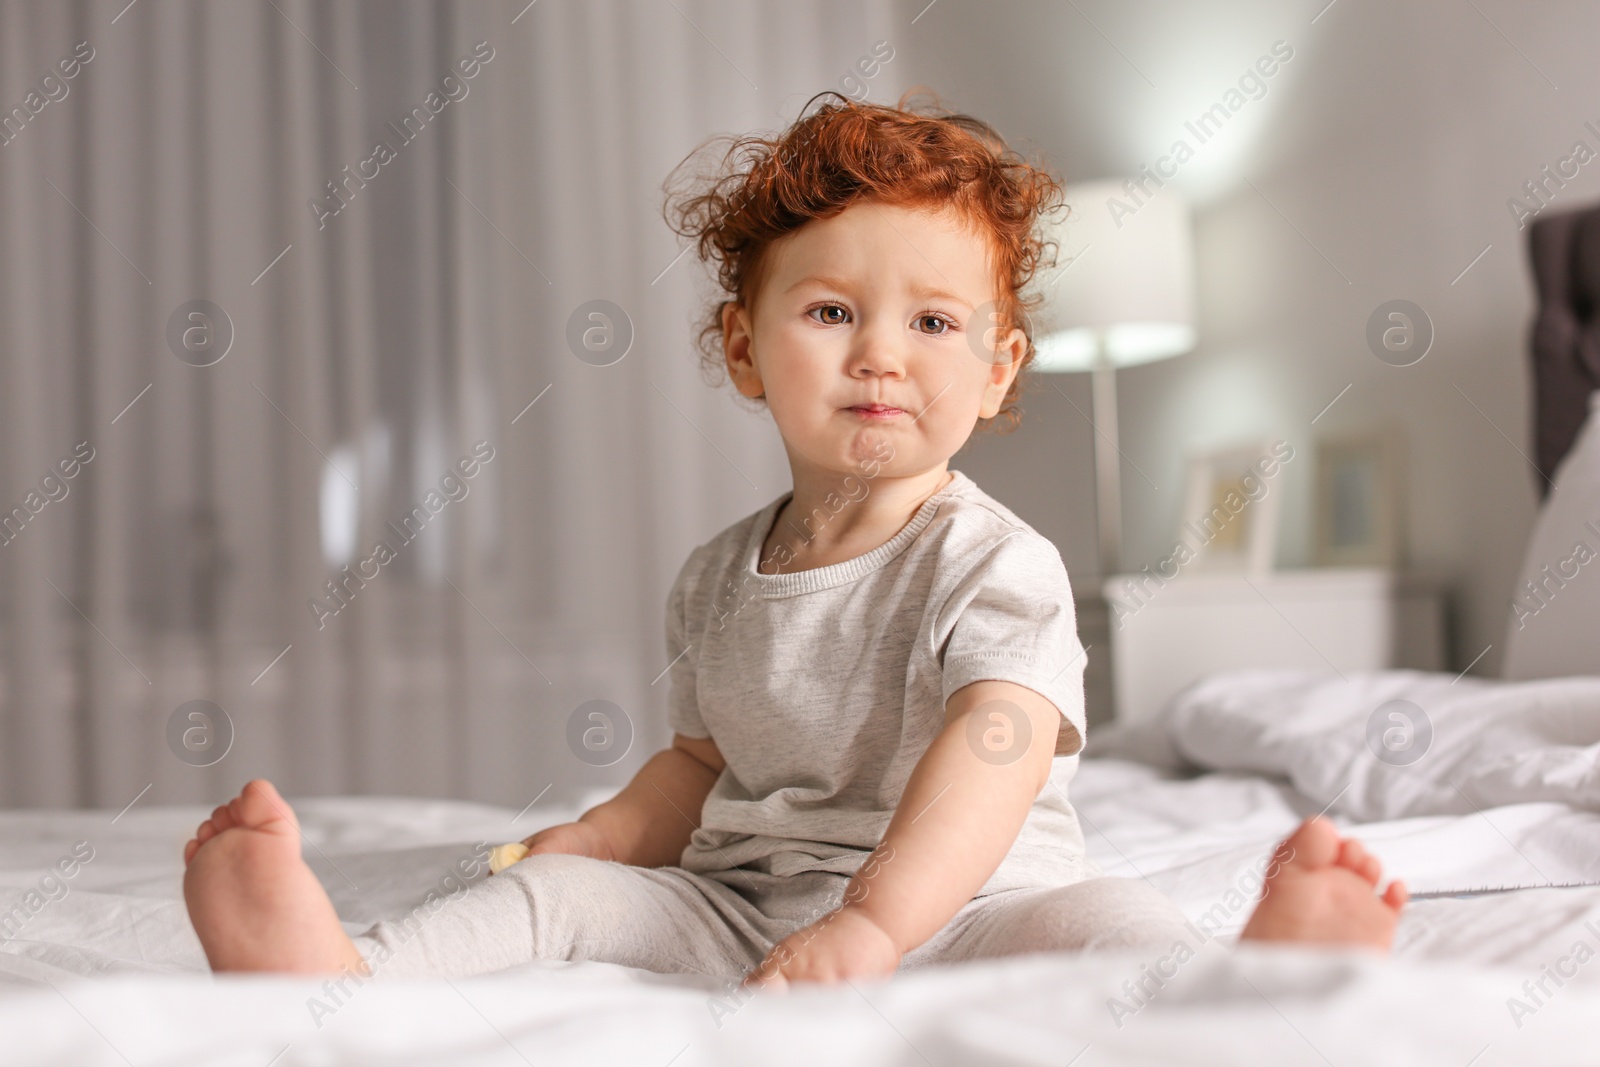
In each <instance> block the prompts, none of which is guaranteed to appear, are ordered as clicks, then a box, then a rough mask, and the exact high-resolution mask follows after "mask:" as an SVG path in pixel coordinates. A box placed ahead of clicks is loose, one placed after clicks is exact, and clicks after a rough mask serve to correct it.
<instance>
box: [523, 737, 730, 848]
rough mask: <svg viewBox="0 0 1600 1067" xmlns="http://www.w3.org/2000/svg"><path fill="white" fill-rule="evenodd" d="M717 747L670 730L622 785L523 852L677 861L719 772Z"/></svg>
mask: <svg viewBox="0 0 1600 1067" xmlns="http://www.w3.org/2000/svg"><path fill="white" fill-rule="evenodd" d="M722 768H723V759H722V753H721V752H719V751H718V750H717V746H716V743H715V742H713V741H712V740H711V739H710V738H709V737H685V736H683V735H682V734H674V735H673V738H672V747H671V748H664V749H662V750H661V751H660V752H657V753H656V754H655V755H654V756H651V757H650V759H649V761H648V762H647V763H646V764H645V765H644V766H643V767H640V768H639V773H638V774H635V775H634V776H633V780H632V781H630V782H629V783H628V784H627V786H626V787H625V788H624V789H623V790H622V792H620V793H618V794H617V795H616V796H614V797H612V798H611V799H610V800H608V801H606V802H605V803H604V804H599V805H596V806H595V807H592V808H590V809H589V810H588V811H586V812H584V813H583V814H582V815H581V816H579V817H578V821H577V822H569V823H562V824H561V825H559V826H552V827H550V828H548V829H545V830H541V831H539V832H538V833H536V834H534V835H533V836H532V837H530V838H528V839H527V840H526V841H524V842H523V843H524V844H526V845H527V846H528V854H529V855H539V854H541V853H546V852H564V853H569V854H575V855H580V856H592V857H594V858H595V859H602V860H615V861H617V862H618V863H628V864H632V865H634V866H636V867H666V866H670V865H671V864H675V863H677V862H678V860H679V858H680V857H681V856H682V855H683V849H684V846H686V845H687V844H688V843H689V835H690V834H692V833H694V831H695V828H696V827H698V826H699V825H700V810H701V808H702V807H703V806H704V805H705V802H706V794H708V793H710V792H711V787H712V786H713V785H715V784H716V781H717V776H718V775H720V774H721V773H722Z"/></svg>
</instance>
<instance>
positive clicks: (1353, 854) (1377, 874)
mask: <svg viewBox="0 0 1600 1067" xmlns="http://www.w3.org/2000/svg"><path fill="white" fill-rule="evenodd" d="M1338 863H1339V866H1341V867H1344V868H1346V869H1347V870H1350V871H1352V872H1354V873H1356V874H1358V875H1360V876H1361V877H1362V878H1364V879H1365V880H1366V881H1367V882H1368V883H1369V884H1371V885H1372V886H1373V887H1374V888H1376V887H1377V885H1378V879H1379V878H1381V877H1382V876H1383V865H1382V864H1381V863H1379V862H1378V858H1377V857H1376V856H1374V855H1373V854H1372V853H1370V852H1368V851H1367V850H1366V847H1365V846H1363V845H1362V844H1361V842H1360V841H1357V840H1355V839H1354V838H1346V839H1345V841H1344V843H1343V844H1341V845H1340V846H1339V860H1338Z"/></svg>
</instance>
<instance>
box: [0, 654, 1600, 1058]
mask: <svg viewBox="0 0 1600 1067" xmlns="http://www.w3.org/2000/svg"><path fill="white" fill-rule="evenodd" d="M1393 700H1409V701H1411V702H1412V703H1414V704H1415V705H1416V706H1419V707H1427V708H1428V709H1429V712H1428V715H1429V727H1430V730H1431V740H1430V741H1429V745H1428V750H1427V752H1426V753H1425V754H1424V755H1423V756H1422V758H1420V759H1418V760H1416V761H1414V762H1411V763H1408V764H1405V765H1400V764H1397V763H1394V762H1391V761H1388V760H1385V759H1380V758H1378V756H1377V755H1376V754H1375V752H1374V750H1373V749H1372V748H1371V746H1369V745H1367V744H1366V742H1365V722H1366V720H1367V719H1368V718H1369V717H1370V709H1371V708H1372V707H1374V706H1383V705H1386V704H1387V703H1388V702H1390V701H1393ZM1375 702H1376V703H1375ZM1102 737H1103V739H1104V741H1103V743H1101V744H1100V745H1099V746H1098V749H1097V751H1098V752H1099V754H1098V755H1096V756H1095V757H1094V758H1090V759H1086V760H1084V761H1082V763H1081V765H1080V769H1079V770H1078V773H1077V775H1076V778H1075V779H1074V780H1073V781H1071V783H1070V785H1069V786H1068V788H1070V791H1071V795H1072V796H1073V798H1074V801H1075V803H1076V804H1077V806H1078V810H1079V812H1080V815H1081V818H1082V821H1083V825H1084V828H1085V834H1086V837H1087V838H1088V841H1089V844H1090V850H1091V854H1092V855H1093V857H1094V859H1095V860H1096V862H1097V863H1099V864H1100V866H1101V867H1102V868H1103V869H1104V870H1105V871H1106V872H1107V873H1110V874H1124V875H1129V876H1134V877H1139V876H1142V877H1147V878H1149V879H1150V880H1151V881H1152V882H1153V883H1154V884H1155V885H1156V886H1158V887H1159V888H1160V889H1162V890H1163V891H1164V892H1166V893H1168V894H1169V895H1170V896H1171V897H1172V898H1173V899H1174V900H1175V901H1177V902H1178V904H1179V905H1180V906H1181V907H1182V908H1183V909H1184V911H1185V913H1186V914H1187V915H1188V916H1189V918H1190V919H1191V921H1192V922H1193V923H1194V924H1195V929H1196V930H1197V931H1199V932H1201V933H1202V934H1203V935H1204V942H1205V943H1204V946H1203V947H1202V948H1201V950H1200V951H1199V952H1198V953H1197V954H1196V955H1195V957H1194V958H1193V959H1191V960H1187V961H1185V962H1183V963H1182V964H1181V966H1179V965H1177V964H1175V963H1173V962H1170V961H1169V962H1163V961H1162V958H1161V956H1160V954H1157V953H1154V952H1150V953H1145V954H1138V953H1113V954H1093V955H1085V956H1077V957H1074V956H1069V955H1054V954H1040V955H1035V956H1029V957H1020V958H1015V959H1011V960H1005V961H995V962H986V963H978V964H968V965H963V966H955V967H943V968H929V969H924V970H921V971H916V972H908V973H905V974H902V975H900V976H897V977H896V978H895V979H894V980H892V981H890V982H886V983H855V984H852V985H845V986H840V987H835V988H828V989H820V988H819V989H810V990H804V991H799V992H795V993H792V994H790V995H787V996H779V995H766V996H759V997H755V998H751V999H745V998H739V997H737V996H733V995H730V992H729V990H728V988H727V987H726V984H725V983H722V982H719V981H717V980H715V979H712V978H709V977H699V976H668V975H657V974H651V973H648V972H643V971H634V970H629V969H626V968H621V967H616V966H612V965H608V964H599V963H588V962H585V963H574V964H568V963H561V962H550V963H541V964H536V965H531V966H528V967H523V968H517V969H513V970H510V971H504V972H500V973H497V974H493V975H486V976H483V977H479V978H475V979H471V980H461V981H455V982H442V981H441V982H431V983H430V982H423V983H410V984H397V985H383V984H376V983H375V984H370V985H366V986H353V985H349V984H347V985H346V987H345V988H344V989H343V990H340V989H338V988H337V987H333V986H331V985H328V984H325V983H324V982H321V981H310V980H297V979H289V978H242V977H235V976H222V977H214V976H212V975H210V974H209V973H208V972H207V969H206V966H205V959H204V957H203V955H202V953H201V951H200V946H199V943H198V942H197V941H196V939H195V936H194V933H193V931H192V929H191V928H190V927H189V925H188V922H187V919H186V916H185V912H184V908H183V904H182V900H181V895H180V876H181V863H180V860H179V850H180V848H181V845H182V842H183V841H184V840H185V839H186V838H187V836H188V834H189V833H190V831H191V830H192V828H193V827H194V825H195V824H196V822H197V821H198V820H199V819H201V818H202V817H203V816H204V815H205V812H204V811H202V810H201V809H199V808H187V807H169V808H162V807H142V806H140V805H139V804H135V805H134V806H133V807H132V808H130V809H129V810H126V811H124V812H121V813H118V812H114V811H71V812H55V813H38V812H30V813H4V814H0V857H3V869H0V887H3V888H4V890H5V892H4V899H13V898H16V897H18V896H19V895H23V894H25V893H26V892H27V890H28V889H29V888H30V887H31V888H33V889H34V890H35V891H39V890H40V889H41V872H44V871H47V870H55V871H59V870H61V869H62V868H60V867H58V866H57V865H58V864H59V863H61V861H63V860H64V859H68V858H69V857H75V858H76V859H77V860H78V862H77V863H76V864H72V863H70V862H69V864H68V866H71V867H72V868H73V873H72V875H71V877H63V878H60V879H59V883H60V886H63V887H64V888H57V887H56V886H55V885H54V884H52V885H50V886H47V887H43V888H44V889H45V890H48V891H47V892H40V894H39V895H40V899H42V900H43V904H42V906H40V907H39V908H38V909H37V910H36V911H33V912H32V913H30V914H29V915H27V917H26V921H25V922H24V923H22V925H21V926H20V927H19V928H17V929H15V930H13V931H12V932H13V937H12V940H10V941H9V942H7V943H5V944H4V945H3V946H0V1034H3V1035H5V1036H4V1038H3V1041H4V1044H3V1046H0V1048H3V1052H0V1059H3V1060H4V1062H6V1063H7V1064H11V1063H60V1064H74V1065H97V1064H188V1063H196V1064H198V1063H205V1064H240V1065H252V1067H265V1065H267V1064H272V1065H274V1067H290V1065H297V1064H323V1063H349V1064H364V1063H396V1062H401V1063H408V1064H434V1063H438V1064H501V1063H504V1064H515V1063H539V1064H545V1063H568V1062H570V1063H580V1062H581V1063H587V1064H592V1063H639V1064H659V1065H662V1067H665V1065H667V1064H673V1065H675V1067H687V1065H691V1064H736V1063H738V1064H743V1063H757V1062H759V1063H795V1064H801V1063H806V1064H811V1063H816V1062H821V1061H824V1060H825V1061H827V1062H831V1063H844V1064H856V1063H860V1064H968V1063H977V1062H987V1063H1008V1064H1009V1063H1015V1064H1033V1063H1038V1064H1055V1065H1058V1067H1059V1065H1062V1064H1067V1063H1077V1064H1082V1065H1084V1067H1089V1065H1092V1064H1107V1063H1163V1064H1179V1063H1219V1064H1221V1063H1227V1064H1237V1063H1247V1062H1248V1063H1255V1062H1262V1063H1266V1062H1270V1063H1281V1064H1299V1063H1305V1064H1329V1063H1331V1064H1375V1063H1397V1064H1399V1063H1405V1064H1425V1063H1426V1064H1431V1063H1437V1064H1442V1065H1449V1067H1465V1065H1467V1064H1475V1065H1483V1067H1487V1065H1490V1064H1497V1063H1506V1064H1508V1063H1541V1064H1561V1063H1592V1062H1594V1061H1595V1058H1596V1054H1595V1053H1594V1051H1593V1049H1592V1045H1593V1042H1594V1034H1593V1032H1592V1031H1593V1021H1594V1020H1595V1019H1596V1018H1600V963H1593V962H1591V958H1592V957H1594V958H1600V957H1597V953H1600V886H1596V885H1592V884H1591V885H1581V884H1579V885H1573V886H1570V887H1567V888H1542V889H1523V890H1520V891H1515V892H1497V893H1488V894H1480V895H1457V894H1461V893H1464V892H1465V891H1468V890H1473V889H1477V888H1482V887H1485V886H1504V885H1509V884H1527V885H1535V884H1537V885H1559V884H1563V883H1584V882H1590V883H1593V882H1596V881H1600V878H1597V873H1600V864H1597V861H1596V858H1597V857H1600V775H1597V774H1596V769H1595V756H1596V753H1597V751H1600V746H1596V745H1594V744H1586V743H1584V742H1583V738H1585V737H1587V738H1589V739H1590V740H1592V739H1594V738H1597V737H1600V679H1561V680H1548V681H1540V682H1524V683H1502V682H1486V681H1479V680H1473V679H1461V680H1460V681H1459V682H1454V683H1452V682H1451V680H1450V679H1449V677H1448V676H1438V675H1426V674H1415V673H1411V672H1386V673H1383V674H1376V675H1368V676H1359V677H1353V678H1351V679H1348V680H1346V681H1343V682H1341V681H1340V680H1338V679H1331V680H1330V679H1326V678H1318V677H1315V676H1308V675H1298V674H1282V673H1267V672H1251V673H1245V674H1236V675H1231V676H1221V677H1217V678H1213V679H1210V680H1208V681H1206V682H1204V683H1202V684H1201V685H1199V686H1197V687H1196V688H1195V689H1193V690H1190V691H1189V692H1188V693H1186V694H1185V695H1184V696H1183V697H1182V698H1180V699H1179V700H1178V701H1176V702H1175V703H1174V704H1173V705H1172V706H1171V707H1170V708H1169V709H1168V712H1167V714H1166V715H1165V716H1164V717H1163V718H1162V719H1161V720H1160V721H1159V722H1158V723H1155V724H1151V725H1149V726H1146V727H1144V728H1142V729H1141V730H1140V731H1138V732H1131V731H1130V732H1122V733H1119V732H1117V731H1107V732H1105V733H1103V735H1102ZM1065 769H1066V768H1063V772H1064V771H1065ZM1057 785H1066V783H1059V782H1053V783H1052V786H1051V787H1052V788H1054V787H1056V786H1057ZM292 799H295V800H296V801H297V805H298V808H299V810H300V813H301V817H302V820H303V822H304V825H305V834H306V847H305V853H306V856H307V858H308V860H309V862H310V863H311V864H312V866H313V868H314V869H315V870H316V871H317V873H318V875H319V876H320V877H321V879H322V881H323V883H324V884H325V885H326V886H327V887H328V889H329V891H330V893H331V894H332V896H333V898H334V901H335V903H336V905H337V906H338V908H339V912H340V916H341V918H342V919H344V920H345V921H346V924H347V927H348V928H349V929H351V930H357V929H360V928H363V927H364V926H365V925H366V924H367V923H369V922H370V921H372V920H373V919H375V918H377V917H379V916H381V915H392V914H394V913H396V912H398V911H401V910H403V909H406V908H408V907H410V906H411V905H414V904H415V903H417V902H418V901H419V900H421V899H422V898H423V897H424V895H425V894H426V893H427V892H428V891H429V890H430V889H431V888H433V887H435V886H436V885H438V884H439V882H440V874H441V873H442V872H445V871H447V870H448V869H449V868H450V866H451V865H452V864H453V863H454V861H455V860H456V859H457V858H459V857H463V856H466V855H468V854H469V853H470V852H471V851H472V849H473V847H474V844H475V843H476V842H477V841H479V840H485V841H490V842H498V841H502V840H508V839H514V838H516V837H519V836H522V835H524V834H526V833H528V832H531V830H532V829H533V828H535V827H537V826H539V825H543V824H546V823H549V822H553V821H558V820H563V819H566V818H570V817H571V816H572V815H573V814H575V809H572V808H562V807H556V806H547V805H542V806H539V807H535V808H534V809H532V810H531V811H528V812H525V813H521V814H520V817H519V813H518V812H515V811H512V810H510V809H500V808H494V807H486V806H482V805H475V804H467V803H460V802H440V801H421V800H408V799H400V798H395V799H388V798H334V799H304V798H292ZM595 799H598V797H594V798H586V801H585V802H586V803H588V802H592V801H593V800H595ZM1321 809H1326V810H1327V811H1328V813H1329V814H1330V816H1332V817H1334V818H1335V819H1336V821H1338V822H1339V823H1340V824H1341V825H1343V826H1346V827H1349V828H1351V829H1353V830H1354V831H1355V832H1357V833H1359V834H1360V836H1361V838H1362V839H1363V840H1364V841H1366V842H1368V843H1369V844H1370V845H1371V847H1372V848H1373V849H1374V850H1375V851H1376V852H1377V853H1378V854H1379V855H1380V857H1381V858H1382V859H1383V861H1384V863H1385V865H1386V867H1387V868H1388V869H1389V870H1390V871H1391V872H1392V873H1394V874H1396V875H1398V876H1401V877H1404V878H1406V879H1407V880H1408V882H1410V883H1411V885H1412V887H1413V889H1414V890H1416V891H1418V892H1420V893H1428V894H1440V895H1432V896H1427V897H1425V898H1424V899H1419V900H1417V901H1415V902H1414V903H1412V904H1411V905H1410V906H1409V908H1408V909H1407V911H1406V913H1405V917H1404V919H1403V922H1402V924H1401V927H1400V931H1399V935H1398V941H1397V945H1396V949H1395V953H1394V956H1393V958H1392V960H1389V961H1385V960H1382V959H1380V958H1377V957H1375V956H1371V955H1367V954H1365V953H1360V952H1342V951H1325V950H1303V949H1296V950H1291V949H1269V948H1251V947H1236V946H1234V945H1233V944H1232V941H1233V938H1234V937H1235V936H1236V934H1237V931H1238V929H1239V927H1240V926H1241V925H1242V923H1243V921H1244V919H1245V918H1246V916H1247V915H1248V912H1249V906H1248V903H1249V901H1252V900H1253V895H1254V892H1255V889H1256V887H1257V886H1258V885H1259V874H1260V871H1261V869H1262V868H1263V866H1264V865H1265V860H1266V857H1267V856H1268V854H1269V850H1270V849H1271V847H1272V845H1273V843H1274V842H1276V841H1277V840H1278V839H1279V838H1281V837H1282V836H1283V835H1284V834H1285V833H1286V832H1288V831H1289V830H1290V829H1291V828H1292V827H1293V826H1294V825H1295V824H1296V823H1297V822H1298V821H1299V820H1300V819H1302V818H1303V817H1304V816H1306V815H1308V814H1311V813H1313V812H1316V811H1318V810H1321ZM80 842H83V843H87V844H86V846H85V845H81V844H79V843H80ZM85 855H87V856H88V858H85ZM446 906H448V905H446ZM1152 974H1156V975H1158V977H1159V975H1170V977H1164V978H1160V980H1159V984H1158V982H1157V980H1156V979H1155V978H1152V977H1151V975H1152ZM89 978H93V979H96V980H95V981H86V980H85V979H89ZM1541 983H1542V986H1543V992H1542V993H1541V990H1540V986H1541Z"/></svg>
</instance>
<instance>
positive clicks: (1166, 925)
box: [900, 878, 1196, 969]
mask: <svg viewBox="0 0 1600 1067" xmlns="http://www.w3.org/2000/svg"><path fill="white" fill-rule="evenodd" d="M1178 940H1184V941H1190V942H1192V941H1195V940H1196V938H1195V935H1194V932H1193V931H1192V930H1191V928H1190V927H1189V925H1188V923H1187V921H1186V920H1185V919H1184V917H1183V913H1182V912H1181V911H1179V910H1178V908H1177V906H1176V905H1175V904H1173V903H1172V901H1170V900H1168V899H1167V897H1166V896H1165V895H1164V894H1162V893H1161V892H1159V891H1158V890H1156V889H1155V888H1154V887H1152V886H1151V885H1150V883H1148V882H1146V881H1143V880H1142V879H1137V878H1091V879H1088V880H1086V881H1082V882H1075V883H1073V884H1072V885H1064V886H1059V887H1055V888H1051V889H1016V890H1011V891H1009V892H1004V893H996V894H995V895H993V896H988V897H979V898H978V899H976V900H974V901H972V902H971V903H969V904H967V905H966V907H964V908H962V910H961V911H960V912H959V913H958V914H957V915H956V917H955V918H954V919H953V920H951V922H950V923H949V925H947V926H946V927H945V928H944V929H943V930H941V931H939V932H938V933H937V934H935V935H934V936H933V937H932V938H930V939H929V940H928V941H927V943H925V944H923V945H920V946H918V947H917V948H916V949H913V950H912V951H911V952H909V953H907V954H906V957H905V959H904V960H902V961H901V964H900V965H901V968H902V969H909V968H912V967H918V966H923V965H926V964H930V963H958V962H963V961H966V960H977V959H991V958H994V957H997V956H1015V955H1020V954H1022V953H1027V952H1088V951H1094V950H1114V949H1121V948H1140V947H1147V946H1148V947H1160V948H1162V949H1166V948H1170V947H1171V945H1172V943H1173V942H1174V941H1178Z"/></svg>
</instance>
